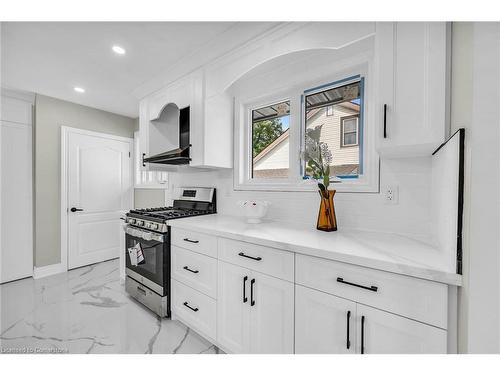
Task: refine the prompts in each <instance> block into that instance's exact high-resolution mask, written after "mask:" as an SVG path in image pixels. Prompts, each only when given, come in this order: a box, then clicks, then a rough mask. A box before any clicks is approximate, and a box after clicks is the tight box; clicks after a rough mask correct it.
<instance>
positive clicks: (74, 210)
mask: <svg viewBox="0 0 500 375" xmlns="http://www.w3.org/2000/svg"><path fill="white" fill-rule="evenodd" d="M70 211H71V212H76V211H83V208H76V207H71V209H70Z"/></svg>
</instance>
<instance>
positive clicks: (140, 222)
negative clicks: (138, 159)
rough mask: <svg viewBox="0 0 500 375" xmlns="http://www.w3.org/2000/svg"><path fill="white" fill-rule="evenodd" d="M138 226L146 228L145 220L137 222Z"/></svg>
mask: <svg viewBox="0 0 500 375" xmlns="http://www.w3.org/2000/svg"><path fill="white" fill-rule="evenodd" d="M136 224H137V225H138V226H140V227H142V226H144V221H143V220H137V222H136Z"/></svg>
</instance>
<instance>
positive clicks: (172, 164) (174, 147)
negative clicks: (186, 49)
mask: <svg viewBox="0 0 500 375" xmlns="http://www.w3.org/2000/svg"><path fill="white" fill-rule="evenodd" d="M231 120H232V101H231V100H230V98H229V97H226V96H225V95H224V94H221V95H217V96H214V97H211V98H210V99H208V100H207V99H206V97H205V78H204V72H203V71H202V70H198V71H196V72H194V73H191V74H188V75H187V76H185V77H183V78H181V79H179V80H177V81H175V82H174V83H172V84H170V85H169V86H167V87H165V88H163V89H161V90H159V91H158V92H156V93H154V94H151V95H149V96H148V97H146V98H144V99H143V100H142V101H141V103H140V114H139V131H140V153H141V155H140V156H141V160H142V159H143V158H145V159H148V158H152V157H155V159H156V160H161V159H162V157H161V156H162V155H165V154H166V153H168V154H169V155H167V157H166V158H167V159H168V158H169V157H170V160H169V161H168V162H167V163H161V162H160V163H158V162H154V163H153V162H151V163H148V162H146V163H143V165H142V166H143V168H144V169H146V170H170V171H175V170H177V169H178V168H179V167H180V166H190V167H199V168H231V167H232V160H233V157H232V121H231Z"/></svg>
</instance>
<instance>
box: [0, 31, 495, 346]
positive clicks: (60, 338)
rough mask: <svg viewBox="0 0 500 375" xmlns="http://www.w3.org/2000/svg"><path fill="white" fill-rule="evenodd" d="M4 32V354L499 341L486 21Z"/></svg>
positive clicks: (491, 50)
mask: <svg viewBox="0 0 500 375" xmlns="http://www.w3.org/2000/svg"><path fill="white" fill-rule="evenodd" d="M164 35H171V36H172V35H175V38H172V39H173V40H171V41H170V43H172V46H171V47H172V49H171V50H168V51H166V50H165V51H164V50H162V49H158V46H161V43H162V40H163V39H162V38H163V37H164ZM1 38H2V82H1V83H2V111H1V124H2V128H1V133H0V134H1V138H0V139H1V156H0V163H1V177H0V186H1V198H2V199H1V203H0V204H1V206H0V209H1V213H2V215H1V219H0V220H1V221H0V226H1V231H0V241H1V244H2V249H1V250H2V252H1V255H2V257H1V261H2V264H1V267H0V269H1V273H0V281H1V284H0V293H1V301H2V303H1V315H0V318H1V319H0V347H1V348H2V353H36V352H49V353H74V354H83V353H89V354H96V353H110V354H111V353H114V354H122V353H141V354H145V353H157V354H171V353H173V354H176V353H188V354H198V353H204V354H207V353H210V354H222V353H227V354H359V355H361V354H462V353H463V354H465V353H499V352H500V339H499V337H500V327H499V326H498V322H497V321H496V320H497V319H495V317H496V314H497V313H498V312H499V311H498V298H499V297H498V296H499V295H500V284H499V283H498V277H497V276H496V272H495V270H497V266H498V265H499V264H498V255H497V254H496V252H495V251H494V250H495V249H497V248H498V238H497V237H495V236H494V233H495V231H494V230H493V231H492V229H493V228H495V226H497V227H498V204H497V203H498V199H496V198H495V199H496V200H495V199H489V198H487V197H488V196H494V195H492V194H493V193H494V192H496V191H497V190H495V189H497V188H498V170H499V169H498V168H496V169H495V167H497V166H498V160H499V159H498V151H497V150H496V147H497V146H498V139H499V138H498V129H497V128H498V126H497V125H498V121H499V115H500V114H499V113H498V110H497V109H496V107H495V105H494V102H495V101H498V99H499V97H500V95H499V92H498V89H496V88H492V87H491V84H490V83H491V80H492V78H493V79H496V80H498V79H500V71H499V70H498V67H497V66H498V65H499V64H498V63H499V61H498V56H500V55H499V54H498V52H499V51H500V44H499V43H498V40H499V38H500V28H499V27H498V24H496V23H480V22H369V21H363V22H353V21H350V22H205V23H203V22H181V23H174V22H119V23H112V22H99V23H97V22H92V23H88V22H62V23H57V22H47V23H37V22H2V24H1ZM71 40H78V41H80V42H79V44H78V45H77V46H74V45H73V46H71V44H68V43H69V41H71ZM495 43H496V44H495ZM68 48H73V50H72V53H69V54H68V53H67V50H68ZM46 51H51V54H47V53H46ZM149 54H150V59H146V60H147V61H145V59H144V58H143V56H146V55H149ZM33 61H37V62H38V63H37V72H38V74H32V73H30V71H31V70H32V66H33V63H32V62H33ZM40 77H49V78H50V79H47V78H46V79H40ZM492 124H496V125H495V126H493V125H492ZM486 176H489V177H486ZM18 223H23V225H19V224H18ZM497 229H498V228H497ZM14 248H15V249H17V251H15V252H14V251H11V250H10V249H14ZM482 249H485V250H482ZM486 275H488V276H486ZM485 290H488V291H489V292H488V293H485ZM485 309H486V310H488V312H487V313H484V311H485Z"/></svg>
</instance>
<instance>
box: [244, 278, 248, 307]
mask: <svg viewBox="0 0 500 375" xmlns="http://www.w3.org/2000/svg"><path fill="white" fill-rule="evenodd" d="M247 280H248V276H245V277H244V278H243V303H246V302H247V301H248V298H247Z"/></svg>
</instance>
